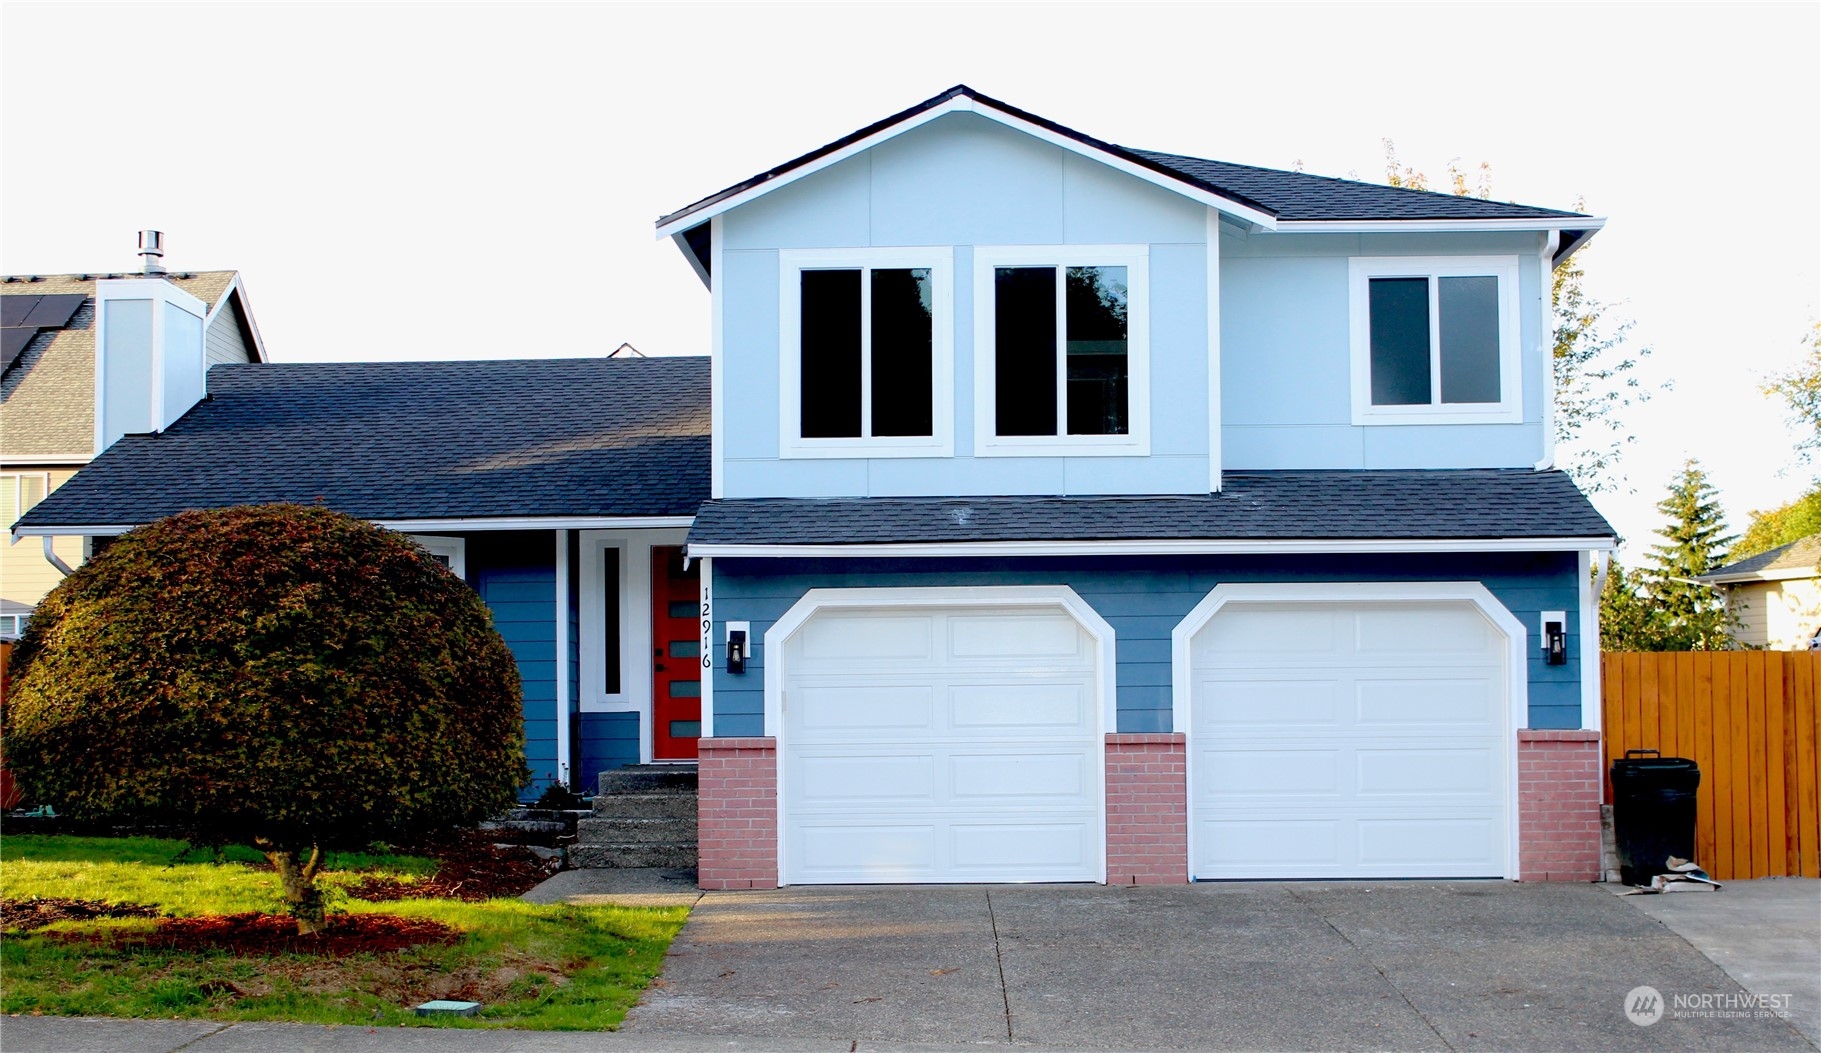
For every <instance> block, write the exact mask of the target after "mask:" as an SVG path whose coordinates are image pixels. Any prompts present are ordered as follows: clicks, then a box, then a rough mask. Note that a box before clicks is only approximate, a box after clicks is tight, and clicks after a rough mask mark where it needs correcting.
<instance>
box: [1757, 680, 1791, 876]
mask: <svg viewBox="0 0 1821 1053" xmlns="http://www.w3.org/2000/svg"><path fill="white" fill-rule="evenodd" d="M1767 657H1768V658H1769V659H1770V660H1769V661H1767V662H1766V663H1765V665H1764V739H1763V741H1764V788H1765V805H1764V820H1765V834H1764V847H1765V850H1766V851H1767V853H1768V861H1767V863H1766V865H1765V873H1767V874H1788V873H1789V809H1788V798H1787V795H1786V794H1785V792H1784V779H1785V777H1786V770H1785V768H1784V766H1783V744H1784V743H1785V742H1787V741H1788V738H1789V737H1788V736H1787V735H1785V734H1784V733H1783V701H1784V694H1785V692H1784V684H1783V670H1784V668H1785V667H1786V666H1787V665H1788V664H1789V662H1788V661H1787V660H1786V658H1785V656H1784V655H1782V654H1779V653H1772V654H1771V655H1769V656H1767Z"/></svg>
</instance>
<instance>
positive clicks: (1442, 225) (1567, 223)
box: [1276, 216, 1606, 244]
mask: <svg viewBox="0 0 1821 1053" xmlns="http://www.w3.org/2000/svg"><path fill="white" fill-rule="evenodd" d="M1604 226H1606V217H1604V216H1589V217H1587V218H1586V219H1569V218H1568V217H1565V216H1549V217H1539V218H1533V219H1280V220H1278V221H1277V228H1276V229H1277V232H1278V233H1279V234H1430V233H1463V232H1470V231H1482V232H1483V231H1489V230H1492V231H1498V230H1518V231H1549V230H1558V231H1559V230H1585V231H1588V232H1589V235H1588V236H1589V237H1590V238H1591V237H1592V233H1591V232H1593V231H1597V230H1599V229H1601V228H1602V227H1604ZM1584 243H1585V239H1584V240H1583V244H1584Z"/></svg>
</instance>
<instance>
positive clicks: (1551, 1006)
mask: <svg viewBox="0 0 1821 1053" xmlns="http://www.w3.org/2000/svg"><path fill="white" fill-rule="evenodd" d="M1642 985H1649V986H1651V987H1654V988H1656V989H1657V990H1659V991H1661V992H1664V993H1665V995H1668V994H1670V993H1674V994H1680V995H1685V996H1686V995H1714V996H1738V995H1740V994H1742V993H1743V991H1742V989H1741V987H1740V986H1739V984H1738V983H1737V982H1735V981H1734V980H1733V979H1732V978H1730V977H1729V976H1728V975H1727V974H1726V973H1725V972H1723V971H1722V970H1721V969H1720V968H1719V967H1717V966H1716V965H1715V964H1714V963H1713V962H1711V961H1709V960H1708V959H1707V958H1706V957H1704V956H1703V955H1702V954H1701V953H1700V952H1698V951H1697V950H1695V948H1694V947H1692V946H1691V945H1690V944H1689V943H1688V942H1687V941H1686V940H1684V939H1683V938H1682V937H1680V936H1678V935H1676V933H1674V932H1672V931H1670V930H1669V929H1666V928H1665V927H1664V926H1663V925H1662V924H1660V923H1659V922H1657V921H1656V920H1655V919H1653V918H1651V917H1650V916H1649V915H1648V914H1647V913H1645V912H1644V911H1641V910H1638V909H1636V908H1635V907H1634V906H1633V905H1631V904H1630V903H1628V902H1627V901H1626V900H1623V899H1619V898H1617V897H1615V896H1612V895H1610V894H1609V893H1607V892H1605V891H1603V890H1601V889H1599V888H1597V887H1595V886H1590V885H1514V884H1507V883H1503V882H1359V883H1343V884H1282V883H1272V884H1262V883H1261V884H1220V885H1194V886H1174V887H1162V888H1139V889H1129V888H1106V887H1097V886H1084V885H1012V886H1006V885H995V886H971V887H969V886H935V887H927V886H926V887H821V888H791V889H780V890H775V891H765V892H739V893H711V894H708V895H706V896H704V897H703V898H702V900H701V902H700V903H698V904H697V906H696V909H695V913H694V914H693V915H692V916H691V918H690V921H689V924H688V925H687V926H686V927H685V928H684V930H683V933H682V935H681V936H680V937H679V938H678V939H677V941H676V943H675V944H674V945H673V946H672V949H671V957H670V960H669V962H668V963H667V965H666V968H665V971H664V976H663V979H662V980H660V981H659V985H658V986H654V987H653V988H652V989H651V990H650V991H649V992H648V993H647V995H646V998H645V1000H644V1002H643V1003H642V1004H641V1005H640V1006H639V1007H638V1008H637V1009H635V1010H634V1011H633V1012H632V1014H631V1015H630V1016H629V1017H628V1018H627V1022H626V1025H625V1030H624V1031H623V1032H622V1035H623V1036H624V1037H625V1038H628V1039H631V1040H633V1041H634V1042H636V1041H638V1040H639V1039H640V1038H641V1037H645V1038H650V1039H653V1040H664V1039H674V1038H681V1037H682V1036H685V1035H688V1036H697V1037H702V1038H710V1037H712V1036H728V1037H729V1038H734V1037H735V1036H738V1037H739V1038H740V1039H745V1040H748V1041H750V1040H755V1039H756V1040H758V1041H759V1042H760V1043H765V1042H767V1041H769V1042H780V1041H781V1042H784V1043H790V1042H793V1041H794V1042H801V1043H804V1044H806V1045H807V1044H811V1043H814V1044H816V1045H818V1046H819V1045H821V1044H823V1043H825V1042H828V1041H830V1040H835V1041H838V1042H840V1043H841V1044H842V1045H843V1046H844V1047H846V1048H852V1047H848V1046H847V1043H849V1042H853V1043H857V1044H858V1046H859V1047H860V1048H878V1046H879V1044H881V1043H883V1044H885V1045H887V1046H897V1045H913V1044H928V1045H933V1046H975V1047H977V1046H978V1045H981V1044H988V1045H1004V1044H1010V1045H1018V1046H1033V1047H1037V1048H1043V1049H1287V1050H1302V1049H1394V1050H1469V1049H1472V1050H1478V1049H1512V1050H1601V1051H1609V1050H1640V1051H1651V1053H1662V1051H1668V1050H1678V1049H1689V1050H1697V1049H1698V1050H1733V1049H1737V1050H1802V1051H1813V1050H1814V1049H1815V1047H1814V1046H1812V1045H1811V1044H1810V1043H1809V1042H1808V1041H1807V1040H1806V1039H1805V1038H1804V1037H1803V1036H1802V1035H1801V1034H1800V1033H1799V1032H1798V1031H1797V1030H1795V1029H1794V1028H1793V1027H1792V1026H1791V1025H1790V1024H1789V1023H1788V1022H1787V1021H1785V1020H1782V1019H1777V1018H1775V1017H1759V1016H1755V1015H1753V1014H1751V1013H1750V1012H1749V1011H1748V1012H1747V1013H1746V1014H1744V1015H1742V1016H1735V1017H1731V1018H1719V1017H1709V1018H1683V1017H1672V1016H1669V1015H1665V1016H1664V1017H1663V1018H1662V1019H1660V1020H1658V1021H1657V1022H1656V1023H1654V1024H1652V1025H1651V1026H1648V1027H1643V1026H1639V1025H1637V1024H1634V1023H1632V1022H1631V1021H1630V1020H1629V1019H1628V1018H1627V1016H1626V1014H1625V1012H1624V1004H1625V998H1626V994H1627V992H1629V991H1631V990H1632V989H1633V988H1635V987H1639V986H1642ZM1758 993H1776V992H1758Z"/></svg>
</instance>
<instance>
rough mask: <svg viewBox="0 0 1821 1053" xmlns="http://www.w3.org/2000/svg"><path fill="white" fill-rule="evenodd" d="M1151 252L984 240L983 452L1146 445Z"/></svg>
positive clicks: (979, 309) (979, 356)
mask: <svg viewBox="0 0 1821 1053" xmlns="http://www.w3.org/2000/svg"><path fill="white" fill-rule="evenodd" d="M1147 262H1148V260H1147V257H1146V254H1145V252H1144V250H1143V249H1142V248H1092V247H1086V248H1083V247H1071V248H1045V249H1024V248H1020V249H1009V248H1005V249H985V248H983V249H980V250H978V251H977V253H976V256H975V273H976V280H975V311H976V315H977V319H978V321H977V325H976V338H975V339H976V361H977V362H978V363H979V366H978V372H977V379H978V381H979V386H980V391H981V397H980V398H979V399H978V400H977V405H978V407H979V409H978V414H977V417H978V421H977V424H978V428H979V433H978V434H979V442H978V446H979V451H978V452H980V453H983V454H994V453H998V454H1032V453H1036V454H1044V453H1068V454H1075V453H1110V454H1127V455H1130V454H1134V453H1140V452H1143V449H1144V448H1145V447H1146V446H1147V444H1148V430H1149V429H1148V425H1149V412H1148V411H1149V388H1148V383H1147V378H1148V374H1149V360H1148V351H1149V348H1148V345H1147V340H1146V332H1147V325H1146V321H1147V319H1146V311H1147V307H1148V301H1147V299H1146V276H1147Z"/></svg>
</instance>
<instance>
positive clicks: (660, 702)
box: [651, 546, 702, 761]
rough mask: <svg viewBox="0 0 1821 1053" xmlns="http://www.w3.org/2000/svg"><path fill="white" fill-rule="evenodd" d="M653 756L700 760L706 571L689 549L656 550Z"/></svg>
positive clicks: (653, 551) (653, 552) (653, 578)
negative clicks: (686, 558) (690, 558)
mask: <svg viewBox="0 0 1821 1053" xmlns="http://www.w3.org/2000/svg"><path fill="white" fill-rule="evenodd" d="M651 606H652V611H651V614H652V621H651V641H652V660H651V662H652V666H651V668H652V673H651V721H652V728H651V756H652V759H653V760H660V761H667V760H694V759H695V757H696V740H697V739H699V738H701V737H702V623H701V609H702V587H701V571H700V568H699V566H698V565H695V564H691V566H690V567H689V569H688V570H684V569H683V550H682V549H681V548H677V547H675V546H653V547H652V549H651Z"/></svg>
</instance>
